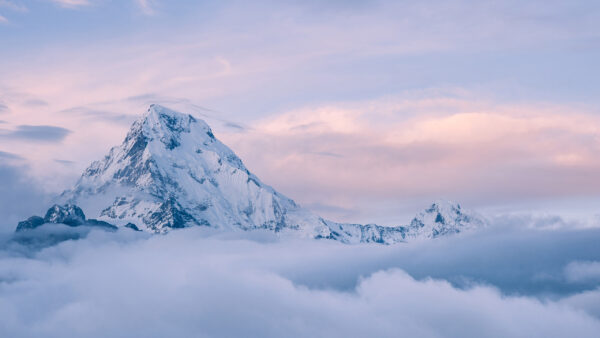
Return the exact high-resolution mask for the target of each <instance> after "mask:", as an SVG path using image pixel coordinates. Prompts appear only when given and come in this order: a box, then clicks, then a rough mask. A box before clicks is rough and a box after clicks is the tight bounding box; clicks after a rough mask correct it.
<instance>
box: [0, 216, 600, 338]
mask: <svg viewBox="0 0 600 338" xmlns="http://www.w3.org/2000/svg"><path fill="white" fill-rule="evenodd" d="M499 230H502V231H499ZM599 238H600V232H599V231H598V230H594V229H591V230H578V231H541V230H529V231H523V230H518V229H517V228H508V229H507V228H504V229H495V228H492V229H491V230H486V231H483V232H479V233H475V234H472V235H463V236H456V237H452V238H447V239H439V240H433V241H428V242H422V243H413V244H406V245H395V246H388V247H384V246H368V245H367V246H362V245H358V246H346V245H339V244H337V243H333V242H329V241H297V240H288V239H278V238H276V237H275V236H273V235H272V234H269V233H262V232H240V233H229V234H215V233H210V232H207V230H206V229H202V228H190V229H186V230H181V231H174V232H171V233H169V234H168V235H164V236H149V235H147V234H140V233H134V232H129V231H120V232H117V233H105V232H96V231H92V232H91V233H90V234H89V236H88V237H87V238H86V239H84V240H79V241H67V242H64V243H62V244H59V245H57V246H54V247H49V248H46V249H43V250H41V251H38V252H28V251H23V250H21V251H18V250H15V247H14V244H13V246H5V250H3V251H0V281H1V283H0V285H1V286H0V318H1V319H0V332H2V333H3V335H5V336H11V337H25V336H47V337H61V336H72V335H77V336H87V337H106V336H112V337H127V336H132V335H136V336H145V337H161V336H167V335H168V336H171V337H182V336H190V335H194V336H240V335H245V336H282V335H285V336H330V337H331V336H398V335H399V334H402V335H406V336H419V337H459V336H460V337H481V336H487V337H514V336H522V337H561V336H563V337H564V336H577V337H593V336H595V335H596V334H597V332H598V330H600V319H599V317H598V312H597V308H595V307H594V302H593V300H594V299H597V298H598V297H599V293H600V291H598V289H597V288H598V283H597V280H596V279H593V278H592V279H589V278H583V279H582V278H579V277H581V276H588V277H589V276H590V273H591V274H592V275H593V274H594V273H595V272H594V271H595V270H593V269H594V268H595V266H596V265H595V264H598V263H588V265H589V266H591V269H592V270H589V269H588V267H589V266H585V267H583V268H582V265H581V263H573V262H581V261H585V262H599V261H600V257H598V256H599V254H598V252H597V250H594V249H593V248H594V246H593V245H594V243H597V241H598V239H599ZM557 243H560V246H557ZM21 249H23V248H22V247H21ZM17 252H21V253H23V252H24V253H25V255H22V254H17ZM548 255H550V258H548ZM555 256H556V257H561V258H560V259H554V258H556V257H555ZM516 261H519V264H515V262H516ZM577 264H579V265H577ZM590 264H591V265H590ZM586 269H587V270H586ZM584 270H585V271H587V272H585V271H584ZM588 270H589V271H588ZM582 271H584V272H582ZM590 271H591V272H590ZM574 276H575V278H574ZM431 277H434V279H432V278H431ZM582 283H583V284H582ZM531 286H533V288H530V287H531Z"/></svg>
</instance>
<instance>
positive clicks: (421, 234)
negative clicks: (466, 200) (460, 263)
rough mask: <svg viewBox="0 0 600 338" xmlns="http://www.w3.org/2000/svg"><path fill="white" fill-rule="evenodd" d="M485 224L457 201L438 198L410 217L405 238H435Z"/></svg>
mask: <svg viewBox="0 0 600 338" xmlns="http://www.w3.org/2000/svg"><path fill="white" fill-rule="evenodd" d="M484 224H485V222H484V220H483V219H482V218H481V217H480V216H479V215H477V214H475V213H473V212H471V211H466V210H463V209H462V208H461V206H460V204H458V203H453V202H450V201H444V200H439V201H436V202H434V203H433V204H431V206H430V207H429V208H427V209H425V210H423V211H422V212H420V213H419V214H417V216H415V218H413V219H412V221H411V222H410V224H409V225H408V227H407V232H406V237H407V238H436V237H439V236H442V235H448V234H453V233H459V232H462V231H465V230H471V229H475V228H479V227H481V226H483V225H484Z"/></svg>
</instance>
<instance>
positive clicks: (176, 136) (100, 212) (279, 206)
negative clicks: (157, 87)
mask: <svg viewBox="0 0 600 338" xmlns="http://www.w3.org/2000/svg"><path fill="white" fill-rule="evenodd" d="M60 199H61V201H62V202H63V203H70V204H76V205H78V206H80V207H81V208H83V210H85V211H86V213H88V214H89V215H92V216H93V217H96V218H98V219H101V220H104V221H106V222H109V223H112V224H115V225H117V226H120V227H122V226H126V225H127V224H136V225H137V226H138V227H139V228H140V229H142V230H145V231H150V232H157V233H163V232H167V231H169V230H170V229H174V228H183V227H188V226H209V227H213V228H218V229H223V230H251V229H268V230H272V231H275V232H285V233H288V232H289V233H293V234H294V235H295V236H301V237H309V238H329V239H334V240H338V241H342V242H344V243H360V242H377V243H386V244H390V243H395V242H400V241H405V240H409V239H416V238H434V237H437V236H441V235H446V234H450V233H457V232H460V231H462V230H464V229H469V228H474V227H477V226H480V225H482V224H483V222H482V221H480V220H479V219H478V218H477V217H475V216H471V215H468V214H467V213H465V212H464V211H463V210H462V209H461V208H460V206H458V205H454V204H452V203H449V202H441V203H435V204H433V205H432V206H431V208H429V209H427V210H425V211H423V212H422V213H420V214H419V215H417V217H415V219H413V221H412V222H411V223H410V225H409V226H397V227H384V226H379V225H375V224H368V225H359V224H342V223H335V222H331V221H327V220H324V219H322V218H321V217H319V216H318V215H315V214H313V213H312V212H310V211H308V210H306V209H303V208H301V207H300V206H298V205H297V204H296V203H294V201H293V200H291V199H289V198H287V197H286V196H284V195H282V194H280V193H278V192H277V191H275V190H274V189H273V188H271V187H270V186H268V185H266V184H264V183H262V182H261V180H260V179H259V178H258V177H256V176H255V175H254V174H252V173H251V172H250V171H249V170H248V169H247V168H246V167H245V166H244V164H243V163H242V161H241V160H240V158H239V157H238V156H237V155H236V154H235V153H234V152H233V151H231V149H229V148H228V147H227V146H225V145H224V144H223V143H221V142H220V141H219V140H218V139H217V138H216V137H215V136H214V134H213V132H212V131H211V129H210V127H209V126H208V125H207V124H206V123H205V122H204V121H202V120H200V119H197V118H195V117H193V116H191V115H187V114H182V113H178V112H174V111H172V110H169V109H167V108H165V107H162V106H159V105H151V106H150V107H149V109H148V111H147V112H146V114H144V116H142V117H141V118H140V119H139V120H138V121H136V122H135V123H134V124H133V125H132V127H131V129H130V131H129V133H128V134H127V136H126V137H125V140H124V141H123V143H122V144H121V145H120V146H117V147H114V148H113V149H111V150H110V152H109V153H108V155H106V156H105V157H104V159H102V160H100V161H97V162H94V163H92V164H91V165H90V166H89V167H88V168H87V169H86V170H85V172H84V173H83V175H82V176H81V178H80V179H79V181H78V182H77V184H76V185H75V187H74V188H73V189H71V190H67V191H65V192H64V193H63V194H62V195H61V198H60Z"/></svg>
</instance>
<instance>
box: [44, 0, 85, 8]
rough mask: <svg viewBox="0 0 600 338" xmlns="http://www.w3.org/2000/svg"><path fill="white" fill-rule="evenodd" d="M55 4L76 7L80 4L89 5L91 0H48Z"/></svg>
mask: <svg viewBox="0 0 600 338" xmlns="http://www.w3.org/2000/svg"><path fill="white" fill-rule="evenodd" d="M50 1H52V2H54V3H55V4H57V5H59V6H61V7H65V8H77V7H82V6H89V5H91V2H90V1H89V0H50Z"/></svg>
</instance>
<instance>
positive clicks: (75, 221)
mask: <svg viewBox="0 0 600 338" xmlns="http://www.w3.org/2000/svg"><path fill="white" fill-rule="evenodd" d="M44 222H45V223H63V224H66V225H70V226H78V225H81V224H83V223H85V214H84V213H83V210H81V208H79V207H78V206H76V205H73V204H65V205H58V204H55V205H53V206H52V207H51V208H50V209H48V211H47V212H46V216H45V217H44Z"/></svg>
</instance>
